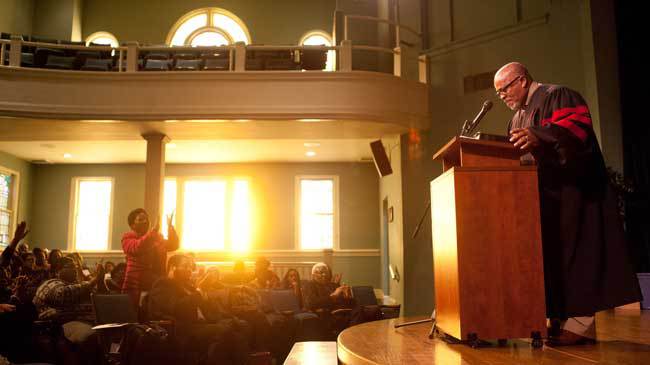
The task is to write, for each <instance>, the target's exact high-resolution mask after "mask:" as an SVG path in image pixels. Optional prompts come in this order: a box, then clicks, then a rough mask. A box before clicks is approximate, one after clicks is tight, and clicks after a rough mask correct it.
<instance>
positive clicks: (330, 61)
mask: <svg viewBox="0 0 650 365" xmlns="http://www.w3.org/2000/svg"><path fill="white" fill-rule="evenodd" d="M300 45H303V46H328V47H329V46H331V45H332V37H330V35H329V34H327V33H326V32H323V31H320V30H314V31H311V32H308V33H307V34H305V35H304V36H302V39H301V40H300ZM335 59H336V54H335V52H334V51H333V50H330V51H327V62H326V63H325V68H324V69H323V70H324V71H333V70H334V62H335V61H334V60H335Z"/></svg>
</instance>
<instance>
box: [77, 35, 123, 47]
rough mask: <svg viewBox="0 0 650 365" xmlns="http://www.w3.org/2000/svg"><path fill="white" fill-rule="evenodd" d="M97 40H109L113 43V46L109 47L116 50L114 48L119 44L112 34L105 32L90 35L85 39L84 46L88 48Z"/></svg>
mask: <svg viewBox="0 0 650 365" xmlns="http://www.w3.org/2000/svg"><path fill="white" fill-rule="evenodd" d="M97 38H110V39H112V40H113V41H115V46H113V45H112V44H111V45H110V46H111V47H113V48H116V47H119V46H120V42H119V41H118V40H117V37H115V36H114V35H113V34H112V33H110V32H106V31H99V32H95V33H92V34H90V35H89V36H88V37H86V40H85V42H86V46H89V45H90V43H92V42H93V41H94V40H95V39H97Z"/></svg>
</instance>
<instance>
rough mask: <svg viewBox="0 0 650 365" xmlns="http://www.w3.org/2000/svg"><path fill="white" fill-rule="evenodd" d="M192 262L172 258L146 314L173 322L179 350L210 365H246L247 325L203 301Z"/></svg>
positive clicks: (151, 295)
mask: <svg viewBox="0 0 650 365" xmlns="http://www.w3.org/2000/svg"><path fill="white" fill-rule="evenodd" d="M191 274H192V260H191V259H190V258H188V257H187V256H185V255H180V254H177V255H174V256H172V257H170V258H169V261H168V264H167V276H166V277H161V278H159V279H158V280H157V281H156V282H155V283H154V284H153V287H152V288H151V291H150V292H149V314H150V317H151V318H154V319H172V320H174V321H175V329H176V337H177V340H178V341H179V343H180V344H181V348H182V349H185V350H194V351H199V352H200V353H201V354H202V356H203V357H204V358H205V359H207V363H210V364H224V363H233V364H245V363H246V360H247V356H248V355H247V354H248V341H247V336H246V335H247V331H248V328H247V326H246V323H245V322H243V321H239V320H237V319H236V318H229V317H228V316H226V315H225V314H224V313H223V312H221V311H219V310H218V309H216V308H215V306H212V305H211V304H210V303H209V302H208V301H206V300H204V299H203V297H202V296H201V293H200V292H199V291H198V290H196V288H195V287H194V286H192V283H191V281H190V277H191Z"/></svg>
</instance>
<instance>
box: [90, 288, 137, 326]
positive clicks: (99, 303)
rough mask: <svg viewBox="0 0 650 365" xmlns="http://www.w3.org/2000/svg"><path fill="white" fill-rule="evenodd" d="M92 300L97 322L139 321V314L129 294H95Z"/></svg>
mask: <svg viewBox="0 0 650 365" xmlns="http://www.w3.org/2000/svg"><path fill="white" fill-rule="evenodd" d="M92 300H93V308H94V309H95V322H96V323H97V324H107V323H137V322H138V314H137V313H136V311H135V308H133V303H132V302H131V299H130V298H129V296H128V295H127V294H94V295H93V296H92Z"/></svg>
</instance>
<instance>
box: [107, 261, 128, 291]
mask: <svg viewBox="0 0 650 365" xmlns="http://www.w3.org/2000/svg"><path fill="white" fill-rule="evenodd" d="M125 275H126V263H124V262H120V263H119V264H117V265H115V268H114V269H113V272H112V273H111V276H110V279H109V280H107V281H106V288H107V289H108V292H109V293H111V294H119V293H121V292H122V286H123V285H124V278H125Z"/></svg>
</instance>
